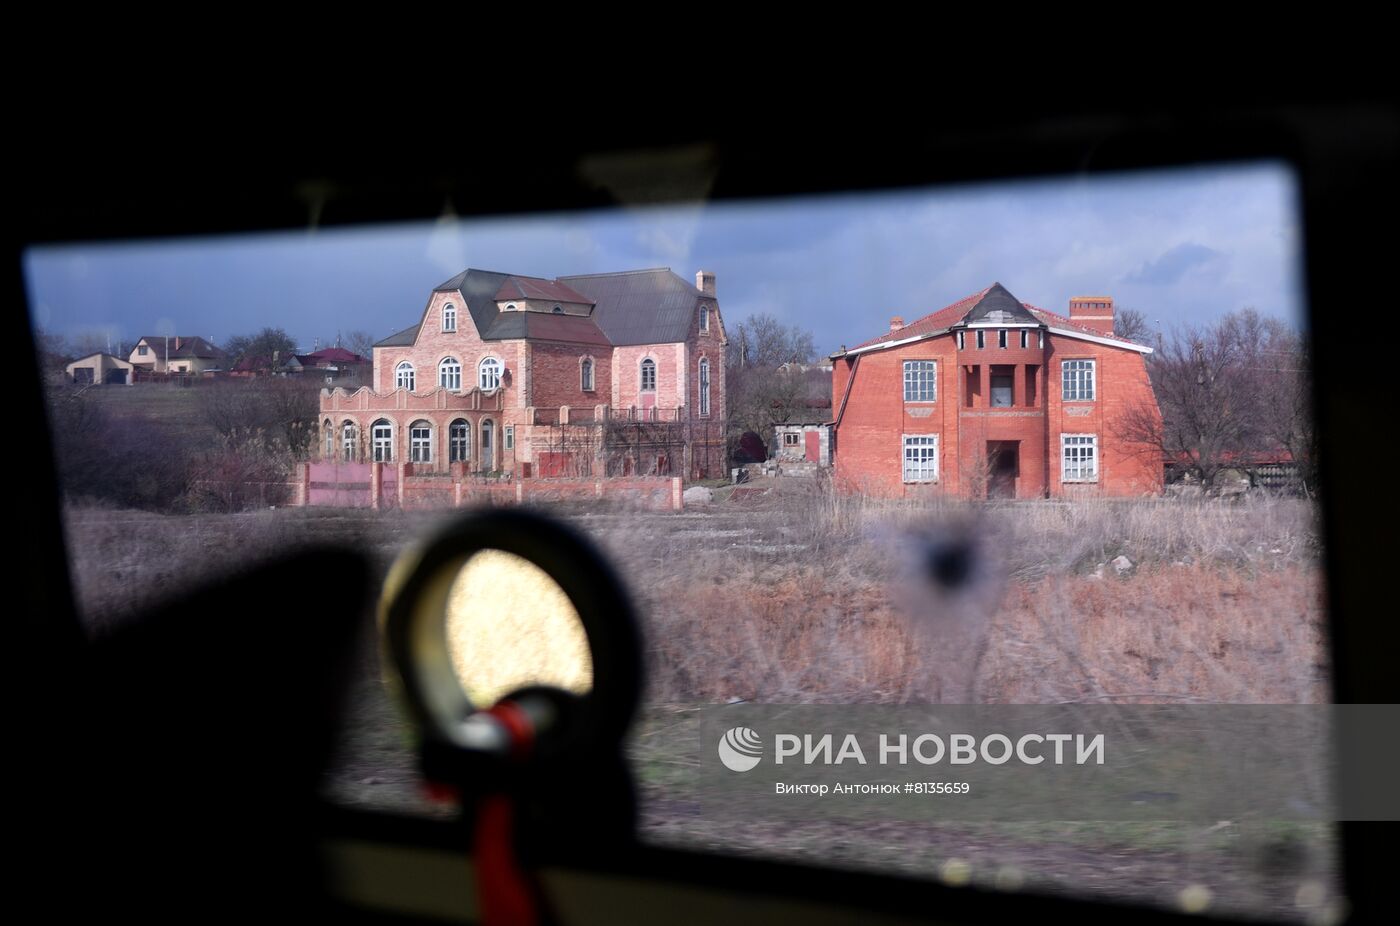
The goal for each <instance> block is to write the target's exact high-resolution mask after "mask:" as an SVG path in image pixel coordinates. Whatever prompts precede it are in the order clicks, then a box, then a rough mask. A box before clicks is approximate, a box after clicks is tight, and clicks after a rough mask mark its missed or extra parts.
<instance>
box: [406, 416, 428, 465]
mask: <svg viewBox="0 0 1400 926" xmlns="http://www.w3.org/2000/svg"><path fill="white" fill-rule="evenodd" d="M408 460H409V462H410V463H431V462H433V426H432V425H431V424H429V423H428V422H426V421H415V422H413V424H411V425H409V426H408Z"/></svg>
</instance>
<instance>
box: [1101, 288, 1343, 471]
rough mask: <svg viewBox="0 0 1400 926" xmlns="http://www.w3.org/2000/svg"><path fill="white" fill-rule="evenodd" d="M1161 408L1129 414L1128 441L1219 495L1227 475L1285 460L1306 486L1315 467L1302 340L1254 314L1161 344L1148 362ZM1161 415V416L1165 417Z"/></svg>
mask: <svg viewBox="0 0 1400 926" xmlns="http://www.w3.org/2000/svg"><path fill="white" fill-rule="evenodd" d="M1148 373H1149V375H1150V377H1151V380H1152V389H1153V392H1154V393H1155V395H1156V399H1157V408H1152V407H1150V406H1148V405H1139V406H1135V407H1131V408H1129V409H1127V410H1126V411H1125V412H1124V414H1122V415H1121V416H1120V417H1119V419H1118V422H1117V430H1118V434H1119V436H1120V437H1121V438H1123V439H1124V440H1127V441H1130V442H1133V443H1136V444H1138V445H1140V446H1144V447H1147V448H1150V449H1151V450H1152V451H1153V452H1155V453H1159V454H1160V455H1161V457H1162V459H1163V460H1164V461H1171V462H1172V463H1173V464H1174V465H1176V466H1178V467H1180V468H1181V469H1183V470H1185V471H1186V472H1188V473H1190V474H1191V475H1192V476H1194V477H1195V478H1196V479H1197V480H1198V481H1199V482H1200V484H1201V485H1202V486H1204V487H1206V488H1208V489H1209V488H1213V487H1214V486H1215V484H1216V480H1217V478H1218V477H1219V476H1220V474H1221V472H1222V471H1224V470H1227V469H1249V468H1250V467H1252V466H1253V465H1254V464H1255V462H1257V461H1258V460H1259V459H1261V458H1264V457H1272V456H1274V455H1280V451H1285V452H1287V453H1288V454H1290V455H1291V457H1292V459H1293V461H1294V462H1295V463H1296V464H1297V465H1298V467H1299V470H1300V472H1301V473H1302V474H1303V477H1304V479H1305V480H1310V479H1311V474H1312V472H1313V471H1314V469H1315V465H1316V451H1315V437H1314V432H1313V428H1312V412H1311V407H1310V396H1311V383H1310V381H1309V376H1308V371H1307V360H1306V352H1305V350H1304V345H1303V340H1302V338H1301V337H1300V336H1299V335H1298V333H1297V332H1295V331H1293V330H1292V329H1290V328H1289V327H1288V326H1287V325H1286V324H1284V323H1283V322H1280V321H1278V320H1277V319H1271V318H1266V317H1264V316H1262V315H1260V314H1259V313H1258V312H1257V311H1255V310H1254V309H1252V308H1246V309H1242V310H1240V311H1237V312H1232V313H1230V314H1229V315H1227V316H1225V317H1224V318H1222V319H1220V320H1219V321H1217V322H1215V323H1214V324H1211V325H1205V326H1186V327H1179V328H1177V329H1175V330H1173V331H1172V332H1171V333H1170V334H1169V335H1165V336H1163V337H1161V338H1159V343H1158V344H1157V348H1156V351H1155V352H1154V353H1153V354H1152V355H1151V356H1149V358H1148ZM1158 409H1160V415H1159V413H1158Z"/></svg>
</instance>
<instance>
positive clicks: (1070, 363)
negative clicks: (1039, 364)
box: [1060, 360, 1094, 402]
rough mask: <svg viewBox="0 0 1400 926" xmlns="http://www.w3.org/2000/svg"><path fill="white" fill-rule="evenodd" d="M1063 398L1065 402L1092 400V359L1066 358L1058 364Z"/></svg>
mask: <svg viewBox="0 0 1400 926" xmlns="http://www.w3.org/2000/svg"><path fill="white" fill-rule="evenodd" d="M1060 370H1061V371H1062V382H1063V398H1064V400H1065V401H1066V402H1092V401H1093V399H1094V361H1092V360H1066V361H1064V362H1063V363H1062V364H1060Z"/></svg>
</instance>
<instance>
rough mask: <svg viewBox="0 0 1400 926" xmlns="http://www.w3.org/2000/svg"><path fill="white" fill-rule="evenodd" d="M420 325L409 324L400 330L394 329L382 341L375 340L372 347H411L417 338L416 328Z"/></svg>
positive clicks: (420, 323)
mask: <svg viewBox="0 0 1400 926" xmlns="http://www.w3.org/2000/svg"><path fill="white" fill-rule="evenodd" d="M421 325H422V322H419V323H418V324H417V325H409V326H408V327H407V328H405V329H404V330H402V331H396V332H394V333H393V334H391V335H389V336H388V337H387V338H385V339H384V340H382V341H375V342H374V344H373V345H372V346H373V347H412V346H413V342H414V341H416V340H418V328H419V327H420V326H421Z"/></svg>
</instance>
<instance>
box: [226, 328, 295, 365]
mask: <svg viewBox="0 0 1400 926" xmlns="http://www.w3.org/2000/svg"><path fill="white" fill-rule="evenodd" d="M223 349H224V351H225V352H226V353H227V354H228V355H229V357H230V358H231V362H233V363H237V362H238V361H239V360H242V359H244V358H245V357H253V358H255V359H269V360H270V359H272V357H274V356H276V358H277V360H278V362H279V363H281V362H286V360H287V359H288V358H289V357H291V355H292V354H295V353H296V350H297V342H296V340H295V339H294V338H293V337H292V336H291V335H290V334H288V333H287V332H286V331H285V330H284V329H282V328H264V329H262V330H261V331H259V332H257V333H256V334H237V335H234V336H233V337H231V338H229V339H228V340H227V341H225V342H224V347H223Z"/></svg>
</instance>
